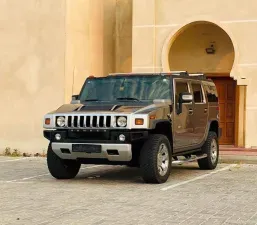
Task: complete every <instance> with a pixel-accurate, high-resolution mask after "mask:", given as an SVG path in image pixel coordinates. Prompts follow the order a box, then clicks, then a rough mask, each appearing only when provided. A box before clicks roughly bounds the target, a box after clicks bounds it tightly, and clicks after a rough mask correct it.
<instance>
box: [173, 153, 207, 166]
mask: <svg viewBox="0 0 257 225" xmlns="http://www.w3.org/2000/svg"><path fill="white" fill-rule="evenodd" d="M206 157H207V154H203V155H199V156H192V157H191V158H189V159H184V160H174V161H172V165H183V164H185V163H190V162H194V161H196V160H198V159H203V158H206Z"/></svg>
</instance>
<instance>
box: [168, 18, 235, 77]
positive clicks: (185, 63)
mask: <svg viewBox="0 0 257 225" xmlns="http://www.w3.org/2000/svg"><path fill="white" fill-rule="evenodd" d="M234 58H235V51H234V46H233V43H232V41H231V39H230V37H229V35H228V34H227V33H226V32H225V31H224V30H223V29H222V28H220V27H219V26H217V25H216V24H214V23H210V22H206V21H199V22H193V23H190V24H188V25H186V26H185V27H183V28H181V29H180V30H179V31H178V32H177V33H176V34H175V36H174V37H173V40H172V42H171V45H170V50H169V56H168V60H169V67H170V70H175V71H177V70H181V69H182V68H183V70H187V71H189V72H200V71H201V72H204V73H208V74H225V75H229V74H230V71H231V69H232V66H233V63H234Z"/></svg>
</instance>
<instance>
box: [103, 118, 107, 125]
mask: <svg viewBox="0 0 257 225" xmlns="http://www.w3.org/2000/svg"><path fill="white" fill-rule="evenodd" d="M106 121H107V116H104V122H103V127H106Z"/></svg>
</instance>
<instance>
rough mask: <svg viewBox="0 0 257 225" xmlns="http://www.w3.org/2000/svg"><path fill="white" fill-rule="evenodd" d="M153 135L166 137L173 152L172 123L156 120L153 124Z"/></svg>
mask: <svg viewBox="0 0 257 225" xmlns="http://www.w3.org/2000/svg"><path fill="white" fill-rule="evenodd" d="M150 133H151V134H162V135H165V136H166V137H167V138H168V139H169V142H170V146H171V149H172V151H173V133H172V123H171V121H169V120H156V121H154V123H153V128H152V130H151V132H150Z"/></svg>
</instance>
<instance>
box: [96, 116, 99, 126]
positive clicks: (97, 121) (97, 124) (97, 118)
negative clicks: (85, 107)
mask: <svg viewBox="0 0 257 225" xmlns="http://www.w3.org/2000/svg"><path fill="white" fill-rule="evenodd" d="M99 123H100V116H97V117H96V127H97V128H99Z"/></svg>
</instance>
